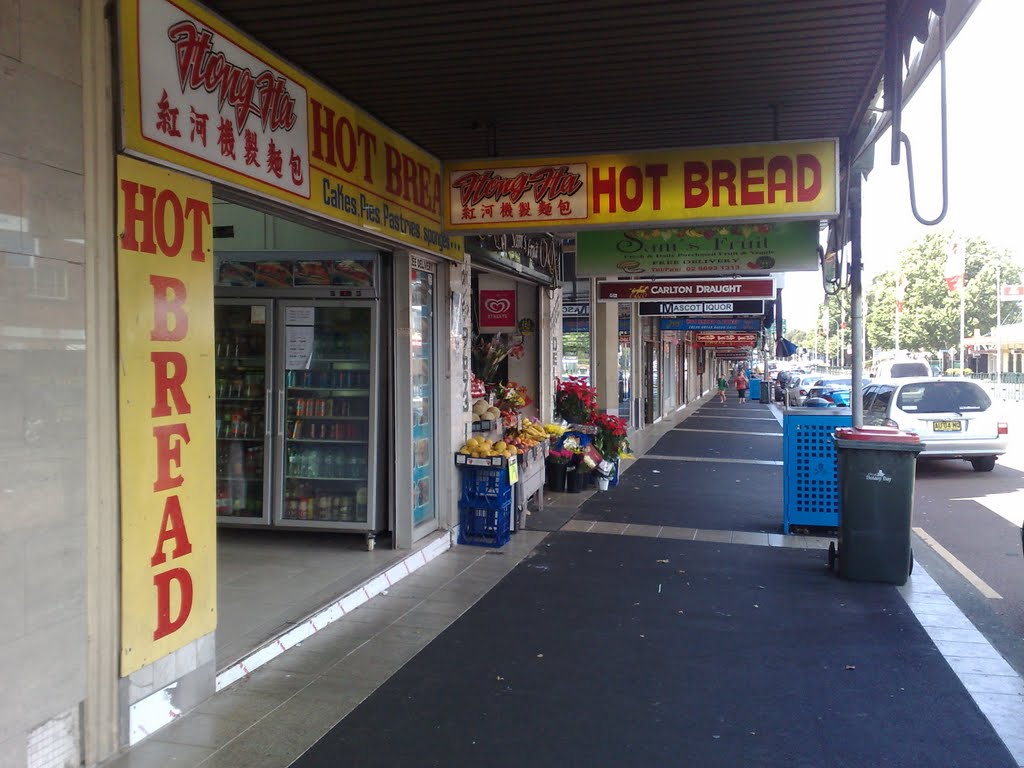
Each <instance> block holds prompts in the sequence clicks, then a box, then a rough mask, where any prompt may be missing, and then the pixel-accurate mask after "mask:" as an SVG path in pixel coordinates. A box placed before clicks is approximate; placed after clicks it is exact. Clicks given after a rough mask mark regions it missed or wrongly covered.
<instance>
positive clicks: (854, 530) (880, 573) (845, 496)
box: [828, 427, 924, 584]
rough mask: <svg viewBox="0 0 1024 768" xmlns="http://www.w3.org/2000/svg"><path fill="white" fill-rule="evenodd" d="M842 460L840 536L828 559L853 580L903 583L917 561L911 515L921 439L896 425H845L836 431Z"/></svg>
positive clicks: (834, 566)
mask: <svg viewBox="0 0 1024 768" xmlns="http://www.w3.org/2000/svg"><path fill="white" fill-rule="evenodd" d="M834 439H835V443H836V454H837V456H838V461H839V537H838V538H839V541H838V549H837V548H836V546H835V545H834V544H830V545H829V552H828V564H829V568H831V569H833V570H835V568H836V561H838V565H839V568H838V570H839V576H840V577H841V578H844V579H851V580H854V581H881V582H887V583H889V584H905V583H906V582H907V577H908V576H909V575H910V572H911V571H912V570H913V567H914V555H913V553H912V552H911V549H910V518H911V514H912V511H913V507H914V473H915V471H916V469H917V455H918V454H919V453H920V452H921V451H922V450H924V444H923V443H922V442H921V439H920V438H919V437H918V436H917V435H915V434H912V433H910V432H901V431H900V430H898V429H894V428H893V427H860V428H858V427H841V428H839V429H837V430H836V431H835V435H834Z"/></svg>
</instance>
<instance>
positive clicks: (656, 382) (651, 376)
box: [644, 340, 661, 424]
mask: <svg viewBox="0 0 1024 768" xmlns="http://www.w3.org/2000/svg"><path fill="white" fill-rule="evenodd" d="M659 352H660V345H659V344H657V343H656V342H654V341H647V340H645V341H644V422H645V423H646V424H653V423H654V422H656V421H657V420H658V419H660V418H661V377H660V370H661V359H660V357H661V356H660V354H659Z"/></svg>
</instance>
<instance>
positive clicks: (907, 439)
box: [836, 427, 921, 443]
mask: <svg viewBox="0 0 1024 768" xmlns="http://www.w3.org/2000/svg"><path fill="white" fill-rule="evenodd" d="M836 438H838V439H839V440H859V441H861V442H864V443H920V442H921V438H920V437H918V436H917V435H915V434H914V433H913V432H902V431H900V430H898V429H896V427H839V428H838V429H837V430H836Z"/></svg>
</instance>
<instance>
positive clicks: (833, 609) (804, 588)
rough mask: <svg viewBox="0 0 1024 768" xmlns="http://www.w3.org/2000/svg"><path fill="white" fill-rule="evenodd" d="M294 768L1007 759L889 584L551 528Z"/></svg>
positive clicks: (788, 554) (772, 767)
mask: <svg viewBox="0 0 1024 768" xmlns="http://www.w3.org/2000/svg"><path fill="white" fill-rule="evenodd" d="M546 544H547V545H546V546H541V547H540V548H539V549H538V551H537V552H536V553H535V555H534V556H533V557H531V558H529V559H527V560H526V561H524V562H523V563H522V564H521V565H520V566H519V567H517V568H516V569H515V570H514V571H513V572H512V573H511V574H509V576H507V577H506V578H505V579H504V580H503V581H502V582H500V583H499V584H498V586H497V587H495V588H494V589H493V590H491V591H490V592H489V593H488V594H487V595H485V596H484V598H483V599H482V600H481V601H480V602H479V603H477V604H476V605H475V606H474V607H473V608H472V609H471V610H470V611H469V612H468V613H466V614H465V615H464V616H463V617H462V618H460V619H459V620H458V621H457V622H456V623H455V624H453V625H452V626H451V627H449V628H448V629H447V630H446V631H445V632H444V633H442V634H441V635H440V636H439V637H438V638H437V639H436V640H435V641H434V642H432V643H431V644H430V645H428V646H427V647H426V648H425V649H424V650H423V651H422V652H420V653H419V655H417V656H416V657H415V658H413V659H412V660H411V661H410V662H409V663H408V664H407V665H406V666H405V667H403V668H402V669H401V670H400V671H399V672H398V673H397V674H396V675H394V676H393V677H392V678H391V679H390V680H389V681H388V682H387V683H385V685H384V686H382V687H381V688H380V689H378V690H377V692H376V693H374V694H373V695H371V696H370V697H369V698H368V699H367V700H366V701H365V702H364V703H363V704H362V705H360V706H359V707H358V708H357V709H356V710H355V711H354V712H352V714H350V715H349V716H348V717H347V718H346V719H345V720H343V721H342V722H341V723H339V724H338V725H337V726H335V727H334V728H333V729H332V730H331V731H330V732H329V733H328V734H327V735H326V736H325V737H324V738H323V739H322V740H321V741H320V742H319V743H317V744H316V745H315V746H314V747H313V748H312V749H311V750H310V751H309V752H307V753H306V755H304V756H303V757H302V758H300V759H299V760H298V761H296V762H295V763H294V764H293V765H294V766H295V768H336V766H341V765H344V766H350V767H352V768H368V767H369V766H388V767H389V768H390V767H392V766H399V765H409V766H444V767H445V768H479V766H488V768H496V767H497V768H501V767H504V766H509V767H512V766H514V767H515V768H522V766H532V767H534V768H547V766H551V768H566V766H579V767H580V768H583V767H584V766H586V767H587V768H603V767H604V766H609V767H611V766H615V768H620V767H622V766H630V767H633V766H658V767H661V766H681V767H682V766H700V767H703V766H711V767H717V766H724V767H732V766H757V768H824V767H825V766H828V767H829V768H876V767H879V766H890V767H891V766H900V767H906V768H910V767H911V766H915V767H916V766H958V768H971V767H975V766H976V767H978V768H981V767H984V768H1004V767H1005V768H1013V766H1015V765H1016V762H1015V761H1013V760H1012V758H1011V757H1010V755H1009V753H1008V752H1007V751H1006V749H1005V747H1004V746H1003V744H1002V742H1001V741H1000V740H999V738H998V736H997V735H996V734H995V732H994V731H993V730H992V729H991V727H990V726H989V725H988V722H987V721H986V720H985V718H984V717H983V716H982V715H981V713H980V711H979V710H978V709H977V707H976V706H975V704H974V702H973V700H972V699H971V698H970V697H969V695H968V694H967V693H966V691H965V690H964V689H963V687H962V686H961V684H960V682H959V681H958V680H957V678H956V676H955V675H954V674H953V672H952V671H951V670H950V668H949V666H948V665H947V664H946V662H945V660H944V659H943V658H942V656H941V655H940V654H939V653H938V652H937V651H936V649H935V646H934V645H933V644H932V642H931V641H930V640H929V639H928V637H927V635H926V634H925V632H924V630H923V629H922V628H921V627H920V625H919V624H918V623H917V621H916V620H915V619H914V617H913V616H912V615H911V614H910V613H909V609H908V608H907V606H906V604H905V603H904V602H903V600H902V599H901V598H900V597H899V595H898V593H897V592H896V590H895V589H894V588H893V587H890V586H886V585H880V584H867V583H857V582H844V581H840V580H838V579H836V578H835V577H833V576H832V575H830V574H829V573H828V572H827V571H826V569H825V567H824V561H823V558H822V556H821V553H820V552H810V551H806V550H790V549H776V548H768V547H745V546H738V545H716V544H708V543H701V542H681V541H667V540H655V539H649V538H631V537H623V536H614V537H613V536H601V535H594V534H569V533H557V534H553V535H552V536H551V537H549V539H548V540H547V542H546Z"/></svg>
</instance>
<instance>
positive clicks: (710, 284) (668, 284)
mask: <svg viewBox="0 0 1024 768" xmlns="http://www.w3.org/2000/svg"><path fill="white" fill-rule="evenodd" d="M774 297H775V281H774V280H773V279H772V278H770V277H753V278H749V279H736V280H609V281H601V282H598V284H597V298H598V300H599V301H662V302H664V301H669V300H675V301H678V300H681V299H686V300H701V301H702V302H703V301H707V300H718V299H771V298H774Z"/></svg>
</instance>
